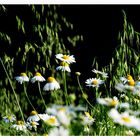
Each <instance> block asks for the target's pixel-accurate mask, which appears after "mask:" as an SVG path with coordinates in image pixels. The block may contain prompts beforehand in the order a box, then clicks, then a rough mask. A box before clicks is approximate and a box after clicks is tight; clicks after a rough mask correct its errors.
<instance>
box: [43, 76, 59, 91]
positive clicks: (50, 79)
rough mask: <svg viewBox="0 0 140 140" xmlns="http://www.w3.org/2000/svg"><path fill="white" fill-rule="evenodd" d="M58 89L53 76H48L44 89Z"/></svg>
mask: <svg viewBox="0 0 140 140" xmlns="http://www.w3.org/2000/svg"><path fill="white" fill-rule="evenodd" d="M57 89H60V85H59V83H58V82H57V81H56V80H55V78H53V77H48V79H47V84H46V85H45V86H44V88H43V90H44V91H51V90H57Z"/></svg>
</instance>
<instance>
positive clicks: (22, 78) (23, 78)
mask: <svg viewBox="0 0 140 140" xmlns="http://www.w3.org/2000/svg"><path fill="white" fill-rule="evenodd" d="M15 79H16V80H17V81H18V82H19V83H20V84H22V83H23V82H29V78H28V76H27V75H26V73H21V74H20V76H16V77H15Z"/></svg>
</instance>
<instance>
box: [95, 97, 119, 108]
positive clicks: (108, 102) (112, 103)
mask: <svg viewBox="0 0 140 140" xmlns="http://www.w3.org/2000/svg"><path fill="white" fill-rule="evenodd" d="M97 102H98V103H99V104H102V105H106V106H112V107H115V106H117V105H118V103H119V101H118V98H117V97H115V96H114V97H113V98H98V99H97Z"/></svg>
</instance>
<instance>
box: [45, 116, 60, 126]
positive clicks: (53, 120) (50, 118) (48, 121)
mask: <svg viewBox="0 0 140 140" xmlns="http://www.w3.org/2000/svg"><path fill="white" fill-rule="evenodd" d="M44 122H45V123H46V124H48V125H50V126H59V122H58V120H57V118H56V117H55V116H49V115H48V118H46V120H44Z"/></svg>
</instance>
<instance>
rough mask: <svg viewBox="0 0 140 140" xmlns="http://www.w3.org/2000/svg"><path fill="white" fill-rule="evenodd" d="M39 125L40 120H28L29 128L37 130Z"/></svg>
mask: <svg viewBox="0 0 140 140" xmlns="http://www.w3.org/2000/svg"><path fill="white" fill-rule="evenodd" d="M37 125H39V123H38V122H35V121H32V122H27V124H26V126H27V128H28V129H29V130H32V129H34V130H35V131H36V130H37Z"/></svg>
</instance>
